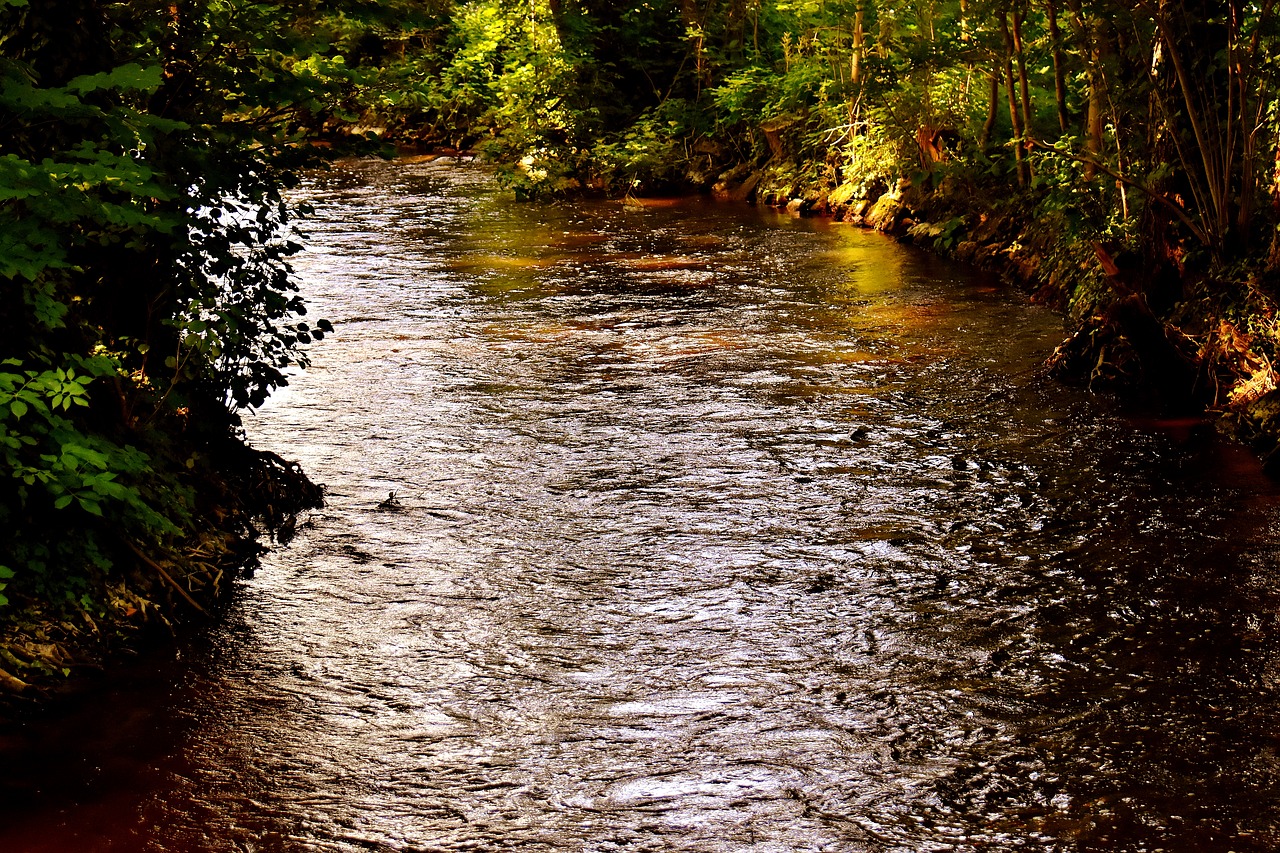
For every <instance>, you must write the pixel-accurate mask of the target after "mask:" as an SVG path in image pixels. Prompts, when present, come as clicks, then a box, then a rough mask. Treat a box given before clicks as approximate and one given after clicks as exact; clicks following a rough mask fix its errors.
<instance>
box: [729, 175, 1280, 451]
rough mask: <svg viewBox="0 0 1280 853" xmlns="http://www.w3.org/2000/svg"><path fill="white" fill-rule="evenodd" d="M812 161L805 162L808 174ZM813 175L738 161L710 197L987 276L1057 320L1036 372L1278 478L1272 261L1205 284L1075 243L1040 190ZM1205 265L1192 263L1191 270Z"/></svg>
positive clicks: (959, 178)
mask: <svg viewBox="0 0 1280 853" xmlns="http://www.w3.org/2000/svg"><path fill="white" fill-rule="evenodd" d="M812 165H813V164H810V166H811V167H812ZM814 171H815V170H814V169H813V168H808V169H806V168H803V167H799V166H795V165H794V164H792V165H791V166H790V167H789V168H784V169H778V168H771V167H769V166H768V165H766V166H765V167H763V168H757V169H752V168H749V167H746V166H743V165H738V166H735V167H732V168H729V169H726V170H725V171H724V172H723V173H722V174H721V177H720V179H719V180H717V181H716V182H715V184H714V185H713V186H712V187H711V189H710V192H711V193H712V195H714V196H715V197H716V198H719V199H723V200H730V201H741V202H748V203H759V204H767V205H769V206H772V207H775V208H779V209H786V210H788V211H790V212H792V213H793V214H795V215H799V216H825V217H830V218H833V219H835V220H838V221H841V222H847V223H851V224H854V225H857V226H860V227H864V228H869V229H873V230H876V231H879V232H882V233H885V234H887V235H889V236H892V237H894V238H895V239H897V240H899V241H901V242H904V243H909V244H913V245H916V246H919V247H921V248H924V249H927V250H929V251H932V252H935V253H937V254H939V255H941V256H943V257H946V258H949V259H952V260H955V261H958V262H961V263H964V264H968V265H972V266H975V267H977V268H980V269H984V270H987V271H990V272H993V273H995V274H997V275H998V276H999V277H1000V279H1001V280H1002V281H1004V282H1005V283H1006V284H1007V285H1008V286H1010V287H1013V288H1017V289H1019V290H1021V291H1023V292H1024V293H1026V294H1027V295H1028V297H1029V298H1030V299H1031V300H1032V301H1034V302H1036V303H1039V304H1043V305H1045V306H1048V307H1050V308H1051V309H1053V310H1055V311H1057V312H1058V313H1060V314H1061V315H1062V317H1063V320H1064V341H1063V343H1062V345H1061V346H1060V347H1058V349H1057V350H1056V351H1055V353H1054V354H1053V356H1052V357H1051V358H1050V359H1049V360H1048V361H1047V363H1046V364H1045V368H1046V370H1048V371H1049V372H1050V373H1051V374H1052V375H1053V376H1054V377H1055V378H1057V379H1059V380H1061V381H1064V382H1067V383H1069V384H1075V385H1081V386H1084V387H1087V388H1088V389H1089V390H1091V391H1093V392H1096V393H1100V394H1106V395H1112V396H1121V397H1124V399H1125V400H1126V401H1127V402H1128V403H1130V404H1132V405H1136V406H1139V407H1143V408H1145V409H1149V410H1152V411H1155V412H1159V413H1161V414H1163V415H1166V416H1172V417H1185V416H1188V415H1190V416H1195V417H1201V418H1203V420H1204V422H1205V423H1206V424H1210V425H1212V426H1213V427H1215V428H1217V429H1218V430H1220V431H1221V432H1223V433H1224V434H1226V435H1228V436H1230V437H1232V438H1234V439H1236V440H1239V441H1242V442H1244V443H1246V444H1248V445H1249V446H1250V447H1251V448H1252V449H1253V450H1254V451H1255V452H1256V453H1257V454H1258V455H1259V456H1260V457H1261V459H1262V461H1263V463H1264V466H1265V468H1266V470H1267V471H1268V473H1270V474H1271V475H1272V476H1280V391H1278V390H1277V386H1278V384H1280V374H1278V373H1277V371H1276V369H1275V364H1276V363H1277V361H1280V358H1278V357H1277V353H1278V352H1280V324H1278V322H1277V315H1278V314H1280V312H1278V311H1277V302H1276V299H1275V296H1274V294H1272V293H1271V292H1270V288H1269V287H1267V286H1265V285H1264V282H1265V281H1268V280H1273V273H1274V272H1275V270H1276V262H1277V253H1276V252H1275V250H1274V248H1273V251H1272V252H1271V257H1270V258H1267V259H1254V260H1252V261H1248V262H1243V263H1240V264H1237V265H1235V266H1233V267H1231V268H1230V270H1229V272H1230V273H1231V274H1230V275H1222V274H1219V275H1217V276H1210V275H1209V274H1208V273H1207V272H1206V271H1205V270H1204V269H1197V267H1196V264H1197V259H1194V258H1190V259H1188V258H1185V257H1181V256H1179V255H1178V253H1177V251H1176V250H1175V251H1170V252H1168V254H1167V256H1166V257H1163V258H1154V259H1153V258H1151V257H1146V258H1144V257H1141V256H1139V255H1138V254H1136V253H1135V252H1134V251H1132V250H1130V249H1127V248H1125V247H1124V246H1123V245H1120V244H1117V243H1114V242H1108V241H1105V240H1104V239H1101V238H1098V239H1093V240H1087V239H1082V238H1081V237H1080V236H1079V234H1080V233H1081V231H1082V229H1081V227H1080V224H1079V222H1078V221H1074V222H1068V221H1067V220H1068V218H1069V217H1071V216H1072V214H1073V213H1074V212H1073V211H1070V210H1067V209H1064V208H1063V207H1062V206H1061V205H1057V206H1055V205H1054V204H1053V203H1049V204H1046V203H1045V201H1046V198H1045V194H1043V193H1042V194H1040V195H1039V196H1037V195H1035V194H1032V193H1017V192H1010V191H1008V188H1005V191H1004V192H1000V193H997V194H993V193H992V191H991V187H989V186H983V184H982V183H981V182H979V181H975V180H973V179H971V178H967V177H966V176H965V173H964V171H963V170H961V169H946V168H939V169H938V170H937V172H936V173H933V174H931V173H929V172H918V173H916V175H915V176H914V180H913V179H910V178H903V179H901V180H899V181H898V182H897V184H896V185H895V186H893V187H891V188H890V187H886V186H885V185H884V182H883V181H882V182H880V183H879V184H872V185H871V189H872V192H870V193H868V192H866V189H867V184H866V182H858V183H844V184H840V185H836V186H833V185H832V183H831V182H830V181H827V182H817V183H813V182H811V183H809V184H808V185H807V186H806V185H805V183H804V181H803V179H802V178H801V176H802V175H804V174H813V172H814ZM1202 260H1203V259H1200V261H1201V262H1202Z"/></svg>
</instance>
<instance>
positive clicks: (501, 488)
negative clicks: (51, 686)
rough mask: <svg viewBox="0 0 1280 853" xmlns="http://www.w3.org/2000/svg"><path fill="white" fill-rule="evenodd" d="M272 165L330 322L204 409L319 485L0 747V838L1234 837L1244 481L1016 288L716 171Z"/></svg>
mask: <svg viewBox="0 0 1280 853" xmlns="http://www.w3.org/2000/svg"><path fill="white" fill-rule="evenodd" d="M304 194H305V195H306V196H307V197H309V198H310V199H311V200H312V201H313V202H314V203H315V204H316V206H317V209H318V212H317V216H316V219H315V220H314V221H313V222H312V224H311V231H312V236H311V244H312V246H311V250H310V251H309V253H307V254H306V255H305V256H303V257H302V258H301V260H300V263H299V269H300V272H301V273H302V276H303V279H304V280H305V292H306V293H307V294H308V296H309V298H310V299H311V303H312V305H313V306H314V310H313V312H312V313H313V315H314V316H324V317H327V318H329V319H331V320H332V321H333V322H334V324H335V326H336V327H337V333H336V335H335V336H333V337H331V338H328V339H326V340H325V341H324V342H323V343H322V344H321V345H319V346H317V347H316V348H315V351H314V357H315V364H314V366H313V367H312V369H310V370H308V371H307V372H306V373H305V374H303V375H301V376H299V377H298V378H297V379H296V381H295V382H294V383H293V385H291V386H290V387H289V388H287V389H285V390H284V391H282V392H281V393H280V394H278V395H277V397H276V398H275V399H274V400H273V401H272V402H271V403H270V405H269V406H268V407H267V408H266V409H265V410H264V411H263V412H261V413H260V414H258V415H256V416H254V417H252V418H250V423H249V429H250V431H251V435H252V436H253V438H254V440H255V442H256V443H258V444H260V445H262V446H267V447H270V448H272V449H275V450H277V451H279V452H280V453H282V454H284V455H286V456H290V457H294V458H298V459H299V460H301V461H302V462H303V464H304V465H305V467H306V468H307V470H308V471H309V472H310V473H311V474H312V475H313V476H314V478H315V479H317V480H318V481H320V482H323V483H325V484H326V485H327V488H328V506H327V507H326V508H325V509H324V510H322V511H319V512H317V513H315V514H313V515H312V516H310V517H309V518H308V519H306V520H305V521H304V523H303V524H302V526H301V530H300V533H299V536H298V538H297V539H296V540H295V542H294V543H293V545H292V546H291V547H290V548H288V549H286V550H280V551H277V552H276V553H274V554H272V555H271V556H270V557H269V558H268V559H267V560H266V561H265V564H264V566H263V567H262V569H260V570H259V572H258V573H257V574H256V576H255V577H253V578H252V579H249V580H246V581H245V582H243V584H242V588H241V589H240V590H239V593H238V597H237V599H236V601H235V604H234V606H233V608H232V610H231V612H230V614H229V616H228V618H227V619H226V620H225V621H224V622H223V623H221V624H219V625H218V626H217V627H215V628H213V629H211V632H210V635H209V636H208V637H207V638H206V639H205V640H204V641H203V642H200V643H196V644H195V646H194V648H192V649H190V650H189V651H188V652H187V654H186V656H185V658H184V659H183V660H181V661H178V662H176V663H173V664H170V665H168V666H167V667H165V668H164V669H162V671H161V673H160V674H159V675H156V676H153V677H150V678H146V677H143V676H141V675H132V676H121V682H120V683H119V684H118V685H117V686H116V687H115V689H114V690H110V691H107V692H106V695H101V696H96V697H95V698H94V699H93V700H92V701H91V702H86V703H85V704H84V706H83V707H80V708H79V710H78V711H76V712H75V713H69V714H68V713H64V715H63V716H61V717H59V718H58V719H57V720H54V721H50V722H39V723H37V722H32V723H30V724H29V725H28V726H27V727H26V730H25V731H24V732H23V733H19V734H18V735H14V736H13V738H17V741H18V742H20V744H25V747H21V748H18V747H14V746H13V738H11V742H10V749H9V752H8V753H7V754H9V755H20V756H24V757H23V759H22V761H21V762H20V766H15V767H13V768H11V769H10V771H9V772H7V773H6V774H5V775H6V776H8V777H9V779H8V781H7V782H6V783H5V786H6V787H5V788H4V789H3V791H4V794H5V796H4V800H5V804H4V805H3V806H0V849H3V850H5V851H32V852H33V853H35V852H36V851H60V852H61V851H72V850H74V851H90V853H91V851H99V850H102V851H107V850H109V851H135V850H138V851H223V850H238V851H250V850H253V851H294V850H300V851H333V853H339V851H341V853H347V851H462V850H469V851H487V850H518V851H592V852H593V853H604V851H667V850H676V851H760V853H766V851H769V853H775V852H776V851H811V850H831V851H901V853H908V852H909V851H910V852H911V853H914V851H1014V850H1027V851H1088V850H1098V851H1111V850H1116V851H1157V850H1165V851H1229V850H1233V851H1239V853H1245V851H1267V850H1274V849H1277V847H1280V753H1278V750H1280V704H1278V703H1277V693H1276V691H1277V687H1278V686H1280V642H1278V640H1277V638H1278V637H1280V631H1278V630H1277V629H1278V627H1280V626H1278V625H1277V617H1276V613H1277V606H1278V605H1280V575H1278V574H1277V556H1278V554H1277V541H1280V540H1278V539H1277V536H1276V523H1277V518H1278V516H1277V503H1276V497H1277V492H1276V489H1275V488H1274V487H1273V486H1272V485H1271V484H1270V483H1269V482H1268V481H1266V480H1265V479H1264V478H1263V477H1262V476H1261V474H1260V473H1259V472H1258V470H1257V467H1256V465H1255V464H1254V463H1253V462H1252V461H1251V460H1250V458H1249V457H1248V456H1247V455H1246V454H1244V453H1243V452H1242V451H1240V450H1238V449H1236V448H1233V447H1231V446H1227V445H1223V444H1221V443H1219V442H1216V441H1214V440H1213V439H1212V437H1211V436H1208V435H1206V434H1205V431H1204V430H1203V429H1201V428H1196V427H1195V426H1194V425H1188V424H1183V423H1164V424H1161V423H1157V422H1136V421H1134V420H1133V419H1130V420H1125V418H1124V417H1122V416H1120V415H1118V414H1116V413H1115V412H1113V411H1109V410H1107V409H1106V408H1105V407H1104V406H1103V404H1102V403H1101V402H1100V401H1099V400H1097V399H1096V398H1088V397H1085V396H1084V395H1081V394H1079V393H1077V392H1074V391H1071V390H1069V389H1065V388H1062V387H1059V386H1057V385H1055V384H1054V383H1052V382H1050V381H1048V380H1045V379H1043V378H1041V377H1040V375H1039V374H1038V372H1037V367H1038V365H1039V364H1040V363H1041V362H1042V361H1043V359H1044V358H1045V357H1046V356H1047V355H1048V353H1049V352H1050V351H1051V349H1052V347H1053V346H1054V345H1055V344H1056V343H1057V341H1058V335H1059V330H1060V321H1059V320H1058V319H1057V318H1055V317H1053V316H1051V315H1049V314H1047V313H1045V312H1042V311H1040V310H1038V309H1035V308H1033V307H1030V306H1028V305H1026V304H1025V301H1024V300H1023V299H1021V298H1019V297H1017V296H1016V295H1010V294H1007V293H1005V292H1003V291H1002V290H1001V289H1000V288H998V287H995V286H993V285H992V282H990V281H989V280H987V279H985V278H982V277H980V276H977V275H976V274H973V273H970V272H966V271H963V270H958V269H956V268H954V267H951V266H949V265H947V264H945V263H942V262H939V261H937V260H935V259H932V258H930V257H928V256H925V255H922V254H919V253H917V252H915V251H913V250H910V249H906V248H903V247H901V246H899V245H897V244H895V243H894V242H892V241H890V240H888V239H886V238H884V237H882V236H879V235H875V234H869V233H865V232H861V231H858V230H854V229H850V228H847V227H844V226H838V225H832V224H830V223H824V222H819V221H811V220H799V219H792V218H789V217H786V216H776V215H772V214H769V213H766V212H763V211H757V210H754V209H751V208H746V207H732V206H716V205H713V204H709V203H706V202H699V201H696V200H693V201H682V202H679V203H663V204H657V203H646V204H636V205H629V206H626V205H621V204H619V203H616V202H599V203H577V204H564V205H513V204H511V203H510V202H508V201H506V200H504V199H503V198H502V197H501V196H500V195H498V194H497V193H495V191H494V190H493V189H492V187H491V186H490V185H489V183H488V182H487V179H486V178H485V177H484V176H483V175H482V174H481V173H480V172H478V171H475V170H470V169H467V168H460V167H458V166H457V165H456V164H446V163H440V162H436V163H393V164H385V163H366V162H359V163H347V164H344V165H342V166H340V167H339V168H337V169H336V170H334V171H333V172H331V173H329V174H326V175H322V176H318V177H315V178H314V179H312V180H311V181H310V182H309V184H308V185H307V186H306V187H305V188H304ZM392 493H393V494H394V499H391V500H388V495H389V494H392ZM380 504H383V505H382V506H381V507H380V506H379V505H380ZM24 750H25V751H24Z"/></svg>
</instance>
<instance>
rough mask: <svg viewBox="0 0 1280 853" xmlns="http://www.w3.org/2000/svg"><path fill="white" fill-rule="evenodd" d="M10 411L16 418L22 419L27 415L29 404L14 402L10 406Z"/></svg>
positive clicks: (19, 401)
mask: <svg viewBox="0 0 1280 853" xmlns="http://www.w3.org/2000/svg"><path fill="white" fill-rule="evenodd" d="M9 411H11V412H13V416H14V417H15V418H20V417H22V416H23V415H25V414H26V413H27V404H26V403H24V402H22V401H21V400H14V401H13V402H12V403H10V404H9Z"/></svg>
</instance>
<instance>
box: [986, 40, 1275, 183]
mask: <svg viewBox="0 0 1280 853" xmlns="http://www.w3.org/2000/svg"><path fill="white" fill-rule="evenodd" d="M997 65H998V63H997ZM987 80H988V81H989V82H990V93H991V97H990V100H988V101H987V120H986V121H985V122H983V123H982V138H981V139H979V140H978V148H979V149H981V150H983V151H986V150H987V146H989V145H990V144H991V134H992V133H994V132H995V129H996V122H997V121H998V120H999V118H1000V72H999V70H998V68H993V69H992V70H991V72H990V73H989V74H988V75H987ZM1278 174H1280V173H1278ZM1278 186H1280V185H1278ZM1277 198H1278V199H1280V196H1277Z"/></svg>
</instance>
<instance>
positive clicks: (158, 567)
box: [122, 539, 209, 616]
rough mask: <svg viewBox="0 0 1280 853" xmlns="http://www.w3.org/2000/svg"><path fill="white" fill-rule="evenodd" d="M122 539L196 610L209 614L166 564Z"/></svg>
mask: <svg viewBox="0 0 1280 853" xmlns="http://www.w3.org/2000/svg"><path fill="white" fill-rule="evenodd" d="M122 541H123V542H124V544H125V546H126V547H128V549H129V550H130V551H132V552H133V553H134V554H135V555H136V556H137V558H138V559H139V560H141V561H142V562H144V563H146V564H147V565H148V566H150V567H151V568H153V569H155V570H156V571H157V572H159V573H160V577H162V578H164V579H165V580H166V581H168V582H169V585H170V586H172V587H173V588H174V589H176V590H177V591H178V595H180V596H182V597H183V598H185V599H186V600H187V603H188V604H190V605H191V606H192V607H194V608H195V609H196V610H199V611H200V612H201V613H203V614H204V615H206V616H208V615H209V612H208V611H207V610H205V609H204V608H203V607H201V606H200V605H199V603H197V602H196V600H195V599H194V598H192V597H191V595H190V594H189V593H188V592H187V591H186V590H185V589H183V588H182V587H181V586H180V585H179V584H178V582H177V581H176V580H174V579H173V577H172V576H171V575H170V574H169V573H168V572H166V571H165V570H164V566H161V565H160V564H159V563H157V562H156V561H155V560H153V559H151V558H150V557H148V556H147V555H146V554H144V553H142V550H141V549H140V548H139V547H138V546H137V545H134V544H133V543H132V542H130V541H128V540H127V539H126V540H122Z"/></svg>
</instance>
